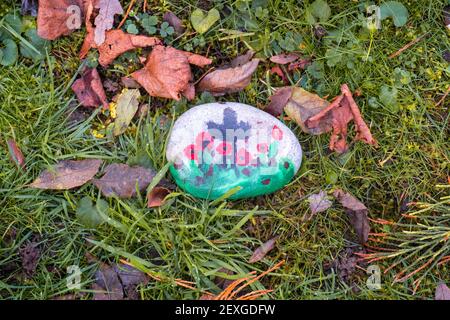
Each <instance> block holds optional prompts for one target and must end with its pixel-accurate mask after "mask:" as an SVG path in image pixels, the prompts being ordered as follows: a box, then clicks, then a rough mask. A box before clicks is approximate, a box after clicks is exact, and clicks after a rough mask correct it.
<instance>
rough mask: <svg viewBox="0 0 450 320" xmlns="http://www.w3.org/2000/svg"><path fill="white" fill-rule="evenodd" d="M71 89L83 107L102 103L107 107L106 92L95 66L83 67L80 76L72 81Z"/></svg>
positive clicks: (96, 105)
mask: <svg viewBox="0 0 450 320" xmlns="http://www.w3.org/2000/svg"><path fill="white" fill-rule="evenodd" d="M72 90H73V91H74V92H75V94H76V96H77V98H78V101H80V103H81V105H83V106H85V107H98V106H100V105H103V107H104V108H105V109H107V108H108V101H107V99H106V93H105V90H104V89H103V84H102V80H101V79H100V75H99V74H98V72H97V69H96V68H85V69H84V71H83V74H82V75H81V78H80V79H78V80H76V81H75V82H74V83H73V85H72Z"/></svg>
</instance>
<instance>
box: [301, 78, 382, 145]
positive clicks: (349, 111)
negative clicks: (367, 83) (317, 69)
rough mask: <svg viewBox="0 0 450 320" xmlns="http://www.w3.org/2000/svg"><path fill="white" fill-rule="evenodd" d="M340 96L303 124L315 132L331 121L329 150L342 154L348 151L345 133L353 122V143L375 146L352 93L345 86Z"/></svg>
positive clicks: (375, 143)
mask: <svg viewBox="0 0 450 320" xmlns="http://www.w3.org/2000/svg"><path fill="white" fill-rule="evenodd" d="M341 92H342V94H341V95H340V96H337V97H336V98H335V99H334V100H333V102H332V103H330V104H329V105H328V106H327V107H326V108H324V109H323V110H321V111H320V112H319V113H317V114H316V115H314V116H312V117H310V118H308V119H307V120H306V121H305V122H304V123H305V125H306V127H307V128H308V129H309V130H317V129H319V130H320V128H321V127H322V126H323V125H324V124H325V127H327V128H328V123H329V121H330V119H331V126H332V130H333V131H332V135H331V138H330V150H332V151H336V152H338V153H343V152H346V151H347V150H348V145H347V133H348V124H349V123H350V121H352V120H353V121H354V123H355V130H356V136H355V141H357V140H361V141H363V142H365V143H367V144H370V145H375V146H376V145H377V141H376V140H375V139H374V138H373V137H372V134H371V133H370V130H369V128H368V127H367V125H366V123H365V122H364V120H363V119H362V116H361V113H360V111H359V108H358V106H357V105H356V102H355V100H353V96H352V93H351V92H350V89H349V88H348V86H347V85H346V84H343V85H342V86H341Z"/></svg>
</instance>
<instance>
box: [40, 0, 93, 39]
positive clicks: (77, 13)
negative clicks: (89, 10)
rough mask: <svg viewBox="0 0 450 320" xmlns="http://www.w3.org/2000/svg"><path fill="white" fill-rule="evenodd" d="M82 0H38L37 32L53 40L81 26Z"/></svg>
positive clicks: (82, 15)
mask: <svg viewBox="0 0 450 320" xmlns="http://www.w3.org/2000/svg"><path fill="white" fill-rule="evenodd" d="M84 11H85V8H84V5H83V0H40V1H39V10H38V16H37V34H38V36H39V37H41V38H43V39H47V40H55V39H56V38H58V37H60V36H62V35H68V34H70V33H72V32H73V31H74V30H75V29H79V28H80V27H81V23H82V22H83V18H84Z"/></svg>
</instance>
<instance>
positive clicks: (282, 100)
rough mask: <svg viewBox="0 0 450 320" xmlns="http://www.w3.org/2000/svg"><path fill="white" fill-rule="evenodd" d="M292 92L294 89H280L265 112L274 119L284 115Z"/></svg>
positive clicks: (272, 97) (270, 99)
mask: <svg viewBox="0 0 450 320" xmlns="http://www.w3.org/2000/svg"><path fill="white" fill-rule="evenodd" d="M280 70H281V69H280ZM292 90H293V88H292V87H281V88H278V89H277V90H276V91H275V93H274V94H273V95H271V96H270V97H269V101H270V102H269V104H268V105H267V107H266V108H265V109H264V111H266V112H268V113H270V114H271V115H273V116H274V117H278V116H280V115H281V114H282V113H283V110H284V107H285V106H286V105H287V103H288V101H289V99H290V98H291V95H292Z"/></svg>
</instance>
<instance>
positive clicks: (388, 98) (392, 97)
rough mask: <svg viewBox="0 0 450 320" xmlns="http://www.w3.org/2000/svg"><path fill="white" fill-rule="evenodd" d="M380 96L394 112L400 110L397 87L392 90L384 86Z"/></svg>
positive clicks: (384, 103) (382, 101) (383, 102)
mask: <svg viewBox="0 0 450 320" xmlns="http://www.w3.org/2000/svg"><path fill="white" fill-rule="evenodd" d="M378 97H379V98H380V101H381V103H382V104H383V105H384V106H385V107H386V108H388V109H389V110H390V111H392V112H394V113H396V112H398V111H399V105H398V102H397V89H396V88H392V90H390V89H389V87H387V86H382V87H381V90H380V94H379V96H378Z"/></svg>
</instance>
